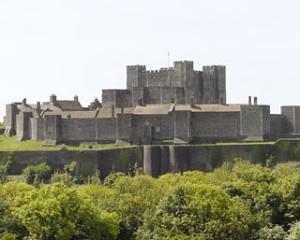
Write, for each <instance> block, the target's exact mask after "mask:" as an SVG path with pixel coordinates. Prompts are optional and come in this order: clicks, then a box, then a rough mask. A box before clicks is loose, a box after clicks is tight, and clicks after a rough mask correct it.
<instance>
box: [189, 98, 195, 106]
mask: <svg viewBox="0 0 300 240" xmlns="http://www.w3.org/2000/svg"><path fill="white" fill-rule="evenodd" d="M190 102H191V108H192V107H194V106H195V105H194V98H193V97H191V99H190Z"/></svg>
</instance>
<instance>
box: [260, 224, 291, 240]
mask: <svg viewBox="0 0 300 240" xmlns="http://www.w3.org/2000/svg"><path fill="white" fill-rule="evenodd" d="M286 237H287V234H286V232H285V231H284V229H283V227H282V226H279V225H275V226H271V227H267V226H266V227H263V228H262V229H260V231H259V232H258V239H259V240H285V239H286Z"/></svg>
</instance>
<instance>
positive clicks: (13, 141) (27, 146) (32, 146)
mask: <svg viewBox="0 0 300 240" xmlns="http://www.w3.org/2000/svg"><path fill="white" fill-rule="evenodd" d="M128 147H132V146H116V145H114V144H80V145H79V146H70V145H65V144H59V145H56V146H44V145H43V142H42V141H32V140H27V141H22V142H19V141H18V140H17V138H16V137H7V136H3V135H2V136H0V151H58V150H71V151H72V150H73V151H75V150H77V151H82V150H107V149H116V148H128Z"/></svg>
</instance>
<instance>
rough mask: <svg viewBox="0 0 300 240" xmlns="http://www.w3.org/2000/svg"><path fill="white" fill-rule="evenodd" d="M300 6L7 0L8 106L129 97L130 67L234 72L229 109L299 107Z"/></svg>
mask: <svg viewBox="0 0 300 240" xmlns="http://www.w3.org/2000/svg"><path fill="white" fill-rule="evenodd" d="M299 25H300V1H298V0H226V1H225V0H206V1H202V0H147V1H146V0H118V1H116V0H47V1H45V0H26V1H24V0H0V83H1V85H0V106H1V107H0V119H2V116H3V114H4V112H5V104H6V103H10V102H13V101H21V100H22V98H24V97H26V98H27V101H28V102H30V103H35V102H36V101H38V100H40V101H47V100H48V98H49V96H50V95H51V94H52V93H55V94H56V95H57V96H58V98H59V99H71V98H73V96H74V95H75V94H77V95H79V99H80V101H81V102H82V103H83V104H84V105H87V104H88V103H89V102H91V101H92V100H93V99H94V97H99V98H101V89H105V88H125V85H126V74H125V73H126V65H129V64H144V65H147V68H148V69H156V68H160V67H166V66H167V52H168V51H170V53H171V62H173V61H174V60H193V61H194V67H195V68H196V69H199V70H200V69H201V68H202V65H210V64H224V65H226V66H227V99H228V102H229V103H246V102H247V96H248V95H252V96H258V98H259V103H264V104H271V105H272V111H273V112H279V109H280V106H281V105H287V104H293V105H297V104H298V105H300V94H299V93H300V84H299V81H300V67H299V64H300V61H299V57H300V26H299Z"/></svg>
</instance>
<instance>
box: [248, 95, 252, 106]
mask: <svg viewBox="0 0 300 240" xmlns="http://www.w3.org/2000/svg"><path fill="white" fill-rule="evenodd" d="M248 104H249V105H252V97H251V96H249V97H248Z"/></svg>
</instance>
